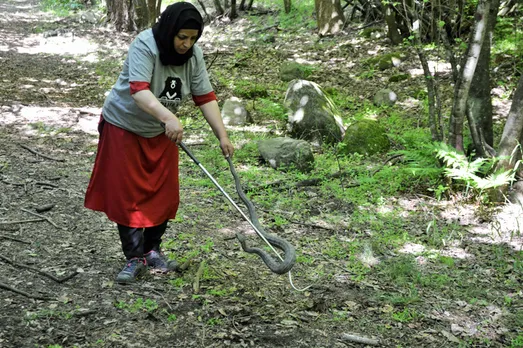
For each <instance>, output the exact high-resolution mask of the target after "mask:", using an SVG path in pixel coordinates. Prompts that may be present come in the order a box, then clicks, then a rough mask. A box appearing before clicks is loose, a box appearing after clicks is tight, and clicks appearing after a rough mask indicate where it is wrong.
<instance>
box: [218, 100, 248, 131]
mask: <svg viewBox="0 0 523 348" xmlns="http://www.w3.org/2000/svg"><path fill="white" fill-rule="evenodd" d="M222 119H223V124H225V125H226V126H242V125H244V124H246V123H248V122H249V120H250V116H249V112H248V111H247V110H246V109H245V106H243V103H242V101H241V100H240V99H238V98H236V97H232V98H229V99H227V100H226V101H225V103H223V106H222Z"/></svg>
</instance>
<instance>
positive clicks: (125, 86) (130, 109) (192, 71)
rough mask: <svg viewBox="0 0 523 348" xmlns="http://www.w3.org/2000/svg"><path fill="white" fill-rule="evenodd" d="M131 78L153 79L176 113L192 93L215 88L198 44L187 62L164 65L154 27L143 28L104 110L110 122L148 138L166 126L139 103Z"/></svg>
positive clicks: (153, 89)
mask: <svg viewBox="0 0 523 348" xmlns="http://www.w3.org/2000/svg"><path fill="white" fill-rule="evenodd" d="M130 81H131V82H149V84H150V90H151V92H152V93H153V94H154V95H155V96H156V98H158V100H159V101H160V102H161V103H162V105H163V106H165V107H166V108H167V109H169V110H170V111H171V112H173V113H176V111H177V109H178V106H179V105H180V104H181V103H182V102H183V101H184V100H186V99H187V98H188V97H190V96H191V95H196V96H199V95H204V94H207V93H210V92H212V91H213V88H212V86H211V83H210V81H209V76H208V75H207V70H206V68H205V61H204V60H203V52H202V50H201V48H200V47H198V45H194V46H193V56H192V57H191V59H189V61H187V63H185V64H184V65H181V66H173V65H163V64H162V63H161V62H160V53H159V52H158V47H157V46H156V42H155V41H154V36H153V32H152V30H151V29H148V30H145V31H143V32H141V33H140V34H139V35H138V36H137V37H136V39H135V40H134V41H133V42H132V43H131V45H130V46H129V52H128V55H127V59H126V60H125V63H124V66H123V70H122V72H121V73H120V76H119V77H118V81H116V83H115V85H114V86H113V89H112V90H111V92H110V93H109V95H108V96H107V98H106V99H105V103H104V106H103V111H102V113H103V116H104V119H105V120H106V121H107V122H109V123H111V124H113V125H115V126H117V127H120V128H123V129H125V130H128V131H130V132H133V133H136V134H138V135H140V136H142V137H146V138H152V137H155V136H157V135H159V134H161V133H163V132H164V129H163V128H162V126H161V124H160V122H159V121H158V120H157V119H155V118H154V117H153V116H151V115H149V114H147V113H146V112H144V111H143V110H142V109H140V108H139V107H138V106H137V105H136V102H135V101H134V99H133V97H132V96H131V92H130V85H129V82H130Z"/></svg>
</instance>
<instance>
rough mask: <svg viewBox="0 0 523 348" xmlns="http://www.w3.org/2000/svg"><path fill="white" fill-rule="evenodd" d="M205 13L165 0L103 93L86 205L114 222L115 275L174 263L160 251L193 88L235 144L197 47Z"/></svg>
mask: <svg viewBox="0 0 523 348" xmlns="http://www.w3.org/2000/svg"><path fill="white" fill-rule="evenodd" d="M202 30H203V20H202V17H201V15H200V13H199V12H198V10H197V9H196V8H195V7H194V6H193V5H191V4H189V3H186V2H178V3H174V4H172V5H170V6H168V7H167V8H166V10H165V11H164V12H163V13H162V15H161V16H160V20H159V21H158V23H157V24H155V25H154V26H153V28H152V29H148V30H145V31H143V32H141V33H140V34H139V35H138V36H137V37H136V39H135V40H134V41H133V42H132V43H131V45H130V47H129V52H128V56H127V59H126V60H125V63H124V66H123V70H122V72H121V74H120V76H119V78H118V81H117V82H116V84H115V85H114V87H113V89H112V90H111V92H110V94H109V95H108V96H107V98H106V100H105V103H104V106H103V110H102V118H101V120H100V124H99V127H98V130H99V132H100V141H99V144H98V153H97V155H96V160H95V164H94V168H93V173H92V176H91V180H90V183H89V186H88V188H87V192H86V196H85V207H87V208H89V209H92V210H96V211H102V212H104V213H105V214H106V215H107V217H108V218H109V219H110V220H111V221H114V222H116V223H117V225H118V231H119V234H120V240H121V242H122V249H123V252H124V255H125V257H126V258H127V262H126V264H125V266H124V268H123V270H122V271H121V272H120V273H119V274H118V276H117V278H116V280H117V281H118V282H120V283H129V282H133V281H135V280H136V277H137V276H139V275H140V274H141V273H142V272H143V271H145V269H146V266H148V267H149V268H151V269H152V270H155V271H160V272H168V271H170V270H171V268H172V267H170V265H169V263H167V261H166V259H165V258H164V256H163V254H162V253H161V251H160V243H161V241H162V235H163V234H164V233H165V230H166V228H167V222H168V220H169V219H173V218H174V217H175V216H176V211H177V209H178V203H179V184H178V147H177V146H176V144H179V143H180V142H181V141H182V137H183V127H182V124H181V123H180V120H179V119H178V117H177V116H176V110H177V108H178V106H179V104H180V103H181V102H183V101H184V99H185V98H187V97H189V96H192V99H193V101H194V102H195V104H196V105H197V106H199V107H200V109H201V111H202V113H203V116H204V117H205V119H206V120H207V122H208V123H209V125H210V126H211V128H212V130H213V132H214V134H215V135H216V137H217V138H218V140H219V141H220V147H221V149H222V152H223V154H224V156H226V157H227V156H232V155H233V152H234V148H233V146H232V144H231V142H230V140H229V138H228V136H227V132H226V130H225V127H224V125H223V122H222V119H221V115H220V109H219V107H218V103H217V101H216V95H215V94H214V91H213V89H212V86H211V84H210V82H209V77H208V75H207V70H206V68H205V62H204V60H203V53H202V50H201V49H200V48H199V47H198V45H195V42H196V41H198V39H199V38H200V36H201V35H202Z"/></svg>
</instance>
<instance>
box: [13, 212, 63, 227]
mask: <svg viewBox="0 0 523 348" xmlns="http://www.w3.org/2000/svg"><path fill="white" fill-rule="evenodd" d="M22 211H25V212H26V213H29V214H33V215H34V216H38V217H40V218H42V219H44V220H46V221H47V222H49V223H50V224H51V225H53V226H54V227H56V228H57V229H61V228H60V227H58V225H57V224H55V223H54V221H53V220H51V219H50V218H48V217H47V216H43V215H40V214H37V213H33V212H32V211H30V210H27V209H24V208H22Z"/></svg>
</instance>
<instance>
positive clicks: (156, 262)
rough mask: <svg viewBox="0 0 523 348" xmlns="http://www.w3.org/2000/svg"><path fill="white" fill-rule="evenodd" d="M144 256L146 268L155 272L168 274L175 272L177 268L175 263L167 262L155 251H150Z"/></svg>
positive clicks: (161, 254) (162, 255)
mask: <svg viewBox="0 0 523 348" xmlns="http://www.w3.org/2000/svg"><path fill="white" fill-rule="evenodd" d="M144 256H145V260H146V261H147V267H149V268H150V269H151V270H153V271H155V272H159V273H168V272H171V271H175V270H176V268H177V266H178V264H177V263H176V261H174V260H173V261H167V259H166V258H165V255H164V254H163V253H161V252H158V251H156V250H151V251H149V252H148V253H147V254H145V255H144Z"/></svg>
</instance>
